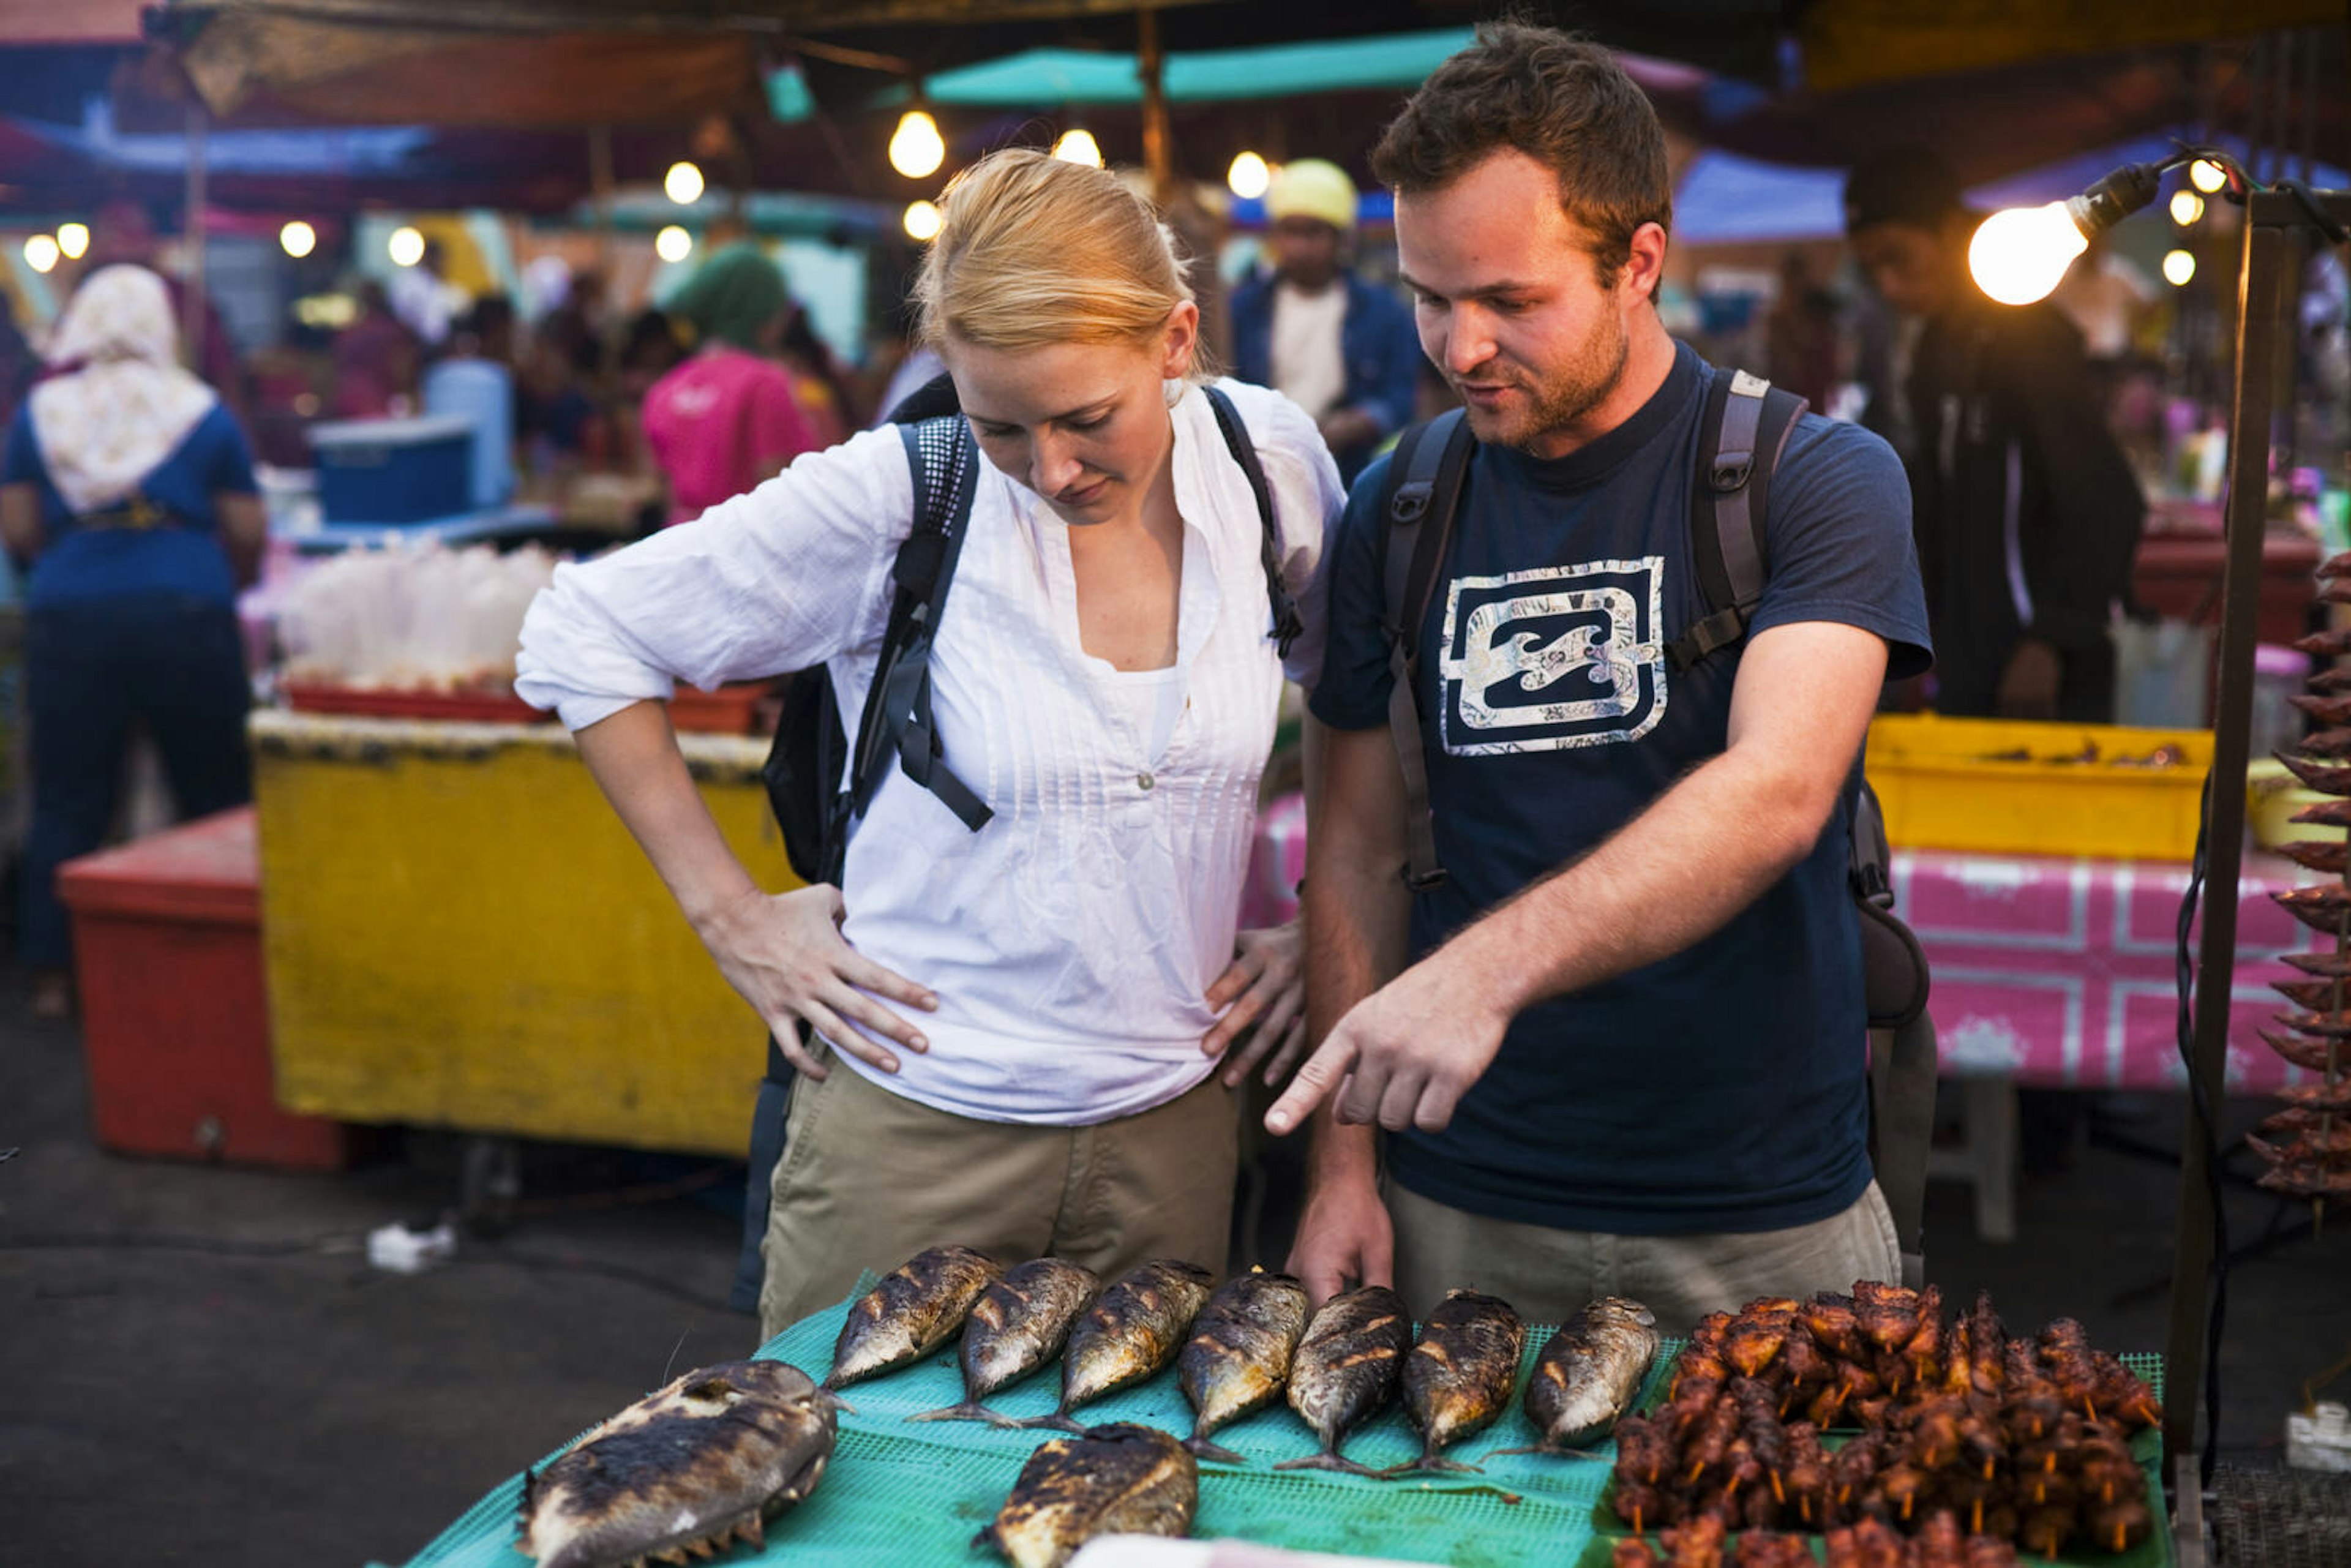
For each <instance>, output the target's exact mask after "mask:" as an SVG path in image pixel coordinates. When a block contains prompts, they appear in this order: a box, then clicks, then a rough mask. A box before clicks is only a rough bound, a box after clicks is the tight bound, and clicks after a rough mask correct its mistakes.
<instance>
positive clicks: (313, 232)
mask: <svg viewBox="0 0 2351 1568" xmlns="http://www.w3.org/2000/svg"><path fill="white" fill-rule="evenodd" d="M277 244H278V246H279V248H280V249H282V250H284V251H285V252H286V254H287V255H288V256H292V257H293V258H294V259H295V260H297V261H299V260H301V259H302V258H303V257H304V256H308V255H309V254H310V253H311V252H312V251H314V250H316V249H317V248H318V247H319V231H318V230H317V229H314V228H312V227H311V226H310V225H308V224H306V223H304V222H303V221H302V220H301V219H300V218H296V219H295V220H293V221H292V222H291V223H289V224H287V225H286V226H285V227H284V228H282V229H279V230H278V231H277Z"/></svg>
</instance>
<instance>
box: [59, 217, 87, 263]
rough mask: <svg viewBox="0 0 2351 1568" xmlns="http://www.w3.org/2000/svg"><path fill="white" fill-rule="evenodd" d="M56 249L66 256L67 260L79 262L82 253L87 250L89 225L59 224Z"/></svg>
mask: <svg viewBox="0 0 2351 1568" xmlns="http://www.w3.org/2000/svg"><path fill="white" fill-rule="evenodd" d="M57 248H58V249H59V250H61V251H63V252H64V253H65V254H66V257H67V259H68V260H70V261H79V260H80V259H81V256H82V252H84V251H86V250H88V249H89V225H88V224H59V225H57Z"/></svg>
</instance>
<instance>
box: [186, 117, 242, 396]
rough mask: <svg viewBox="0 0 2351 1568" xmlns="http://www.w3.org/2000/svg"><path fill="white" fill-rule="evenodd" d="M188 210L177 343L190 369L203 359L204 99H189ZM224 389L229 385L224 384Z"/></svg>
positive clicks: (201, 367) (201, 364)
mask: <svg viewBox="0 0 2351 1568" xmlns="http://www.w3.org/2000/svg"><path fill="white" fill-rule="evenodd" d="M187 127H188V130H187V141H188V186H187V211H186V215H185V216H184V217H183V219H182V221H181V225H180V227H181V233H182V249H183V256H182V257H181V263H180V265H181V279H180V283H181V292H180V345H181V352H182V354H183V356H184V357H185V358H186V361H187V363H188V366H189V368H190V369H192V370H193V371H195V372H196V373H197V374H198V375H202V374H203V373H204V131H205V127H206V119H205V115H204V100H203V99H199V98H196V97H194V96H193V95H191V97H190V98H189V99H188V120H187ZM220 390H221V391H223V392H227V391H229V390H230V389H228V388H226V387H223V388H221V389H220Z"/></svg>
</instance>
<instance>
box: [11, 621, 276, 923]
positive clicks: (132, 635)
mask: <svg viewBox="0 0 2351 1568" xmlns="http://www.w3.org/2000/svg"><path fill="white" fill-rule="evenodd" d="M25 694H26V705H27V706H28V707H29V708H30V710H31V714H30V717H31V724H32V732H31V736H30V747H29V749H30V759H31V763H32V775H33V779H32V782H33V813H32V824H31V827H30V830H29V831H28V832H27V834H26V841H25V862H24V867H23V885H22V888H21V890H20V901H21V902H20V907H19V910H18V926H17V939H18V949H19V953H20V956H22V957H23V959H24V961H25V962H26V964H27V965H29V966H33V967H42V968H62V967H65V966H66V965H67V964H68V962H69V961H70V959H71V957H72V952H73V948H72V942H71V939H70V936H69V934H68V928H67V924H66V912H65V908H64V906H63V905H62V904H59V903H58V902H57V868H58V867H59V866H61V865H63V864H64V863H65V862H68V861H69V860H71V859H73V858H74V857H75V856H76V855H82V854H87V853H89V852H90V851H92V850H94V849H96V848H98V846H99V843H100V842H102V841H104V839H105V837H106V831H107V829H108V828H109V827H110V826H111V825H112V824H113V821H114V813H115V806H116V803H117V797H118V796H119V795H120V789H121V783H122V768H123V762H124V758H125V757H126V755H127V754H128V752H129V749H130V743H131V725H132V723H133V722H134V721H135V722H137V723H140V724H143V725H144V726H145V727H146V729H147V733H148V735H149V736H150V737H152V738H153V740H154V742H155V748H156V750H157V751H158V752H159V753H160V754H161V756H162V762H163V773H164V777H165V778H166V779H168V780H169V781H170V783H171V786H172V802H173V804H174V805H175V806H176V807H177V808H178V810H179V814H180V816H181V817H182V818H183V819H186V818H190V817H202V816H207V815H210V814H211V813H212V812H214V811H223V810H227V809H228V808H230V807H231V806H241V805H243V804H245V803H246V801H248V800H252V799H253V763H252V759H251V758H250V757H249V756H248V755H247V754H246V745H245V715H246V708H247V707H248V706H250V704H251V700H252V693H251V688H250V687H249V686H248V685H247V684H246V674H245V650H244V646H243V644H242V643H241V642H240V640H239V638H238V635H237V626H236V612H235V611H234V610H232V609H230V608H229V607H228V606H227V605H225V604H220V603H214V602H210V601H204V600H197V599H187V598H183V597H181V596H179V595H177V594H163V593H152V594H137V595H128V596H125V597H122V598H119V599H102V600H90V601H83V602H78V603H68V604H59V605H54V606H50V607H48V608H46V609H39V610H35V611H33V612H31V613H30V614H29V615H27V616H26V622H25Z"/></svg>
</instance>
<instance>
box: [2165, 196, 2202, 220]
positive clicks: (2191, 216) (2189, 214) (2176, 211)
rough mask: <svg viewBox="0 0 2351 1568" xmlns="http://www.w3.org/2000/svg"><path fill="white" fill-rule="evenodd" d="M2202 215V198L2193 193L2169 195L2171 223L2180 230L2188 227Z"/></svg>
mask: <svg viewBox="0 0 2351 1568" xmlns="http://www.w3.org/2000/svg"><path fill="white" fill-rule="evenodd" d="M2203 215H2204V198H2203V197H2201V196H2199V195H2198V194H2197V193H2195V192H2193V191H2174V192H2172V193H2171V221H2172V222H2173V223H2175V224H2178V225H2179V226H2180V227H2181V228H2186V227H2188V226H2189V225H2190V224H2193V223H2194V222H2195V221H2196V220H2197V219H2199V218H2200V217H2202V216H2203Z"/></svg>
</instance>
